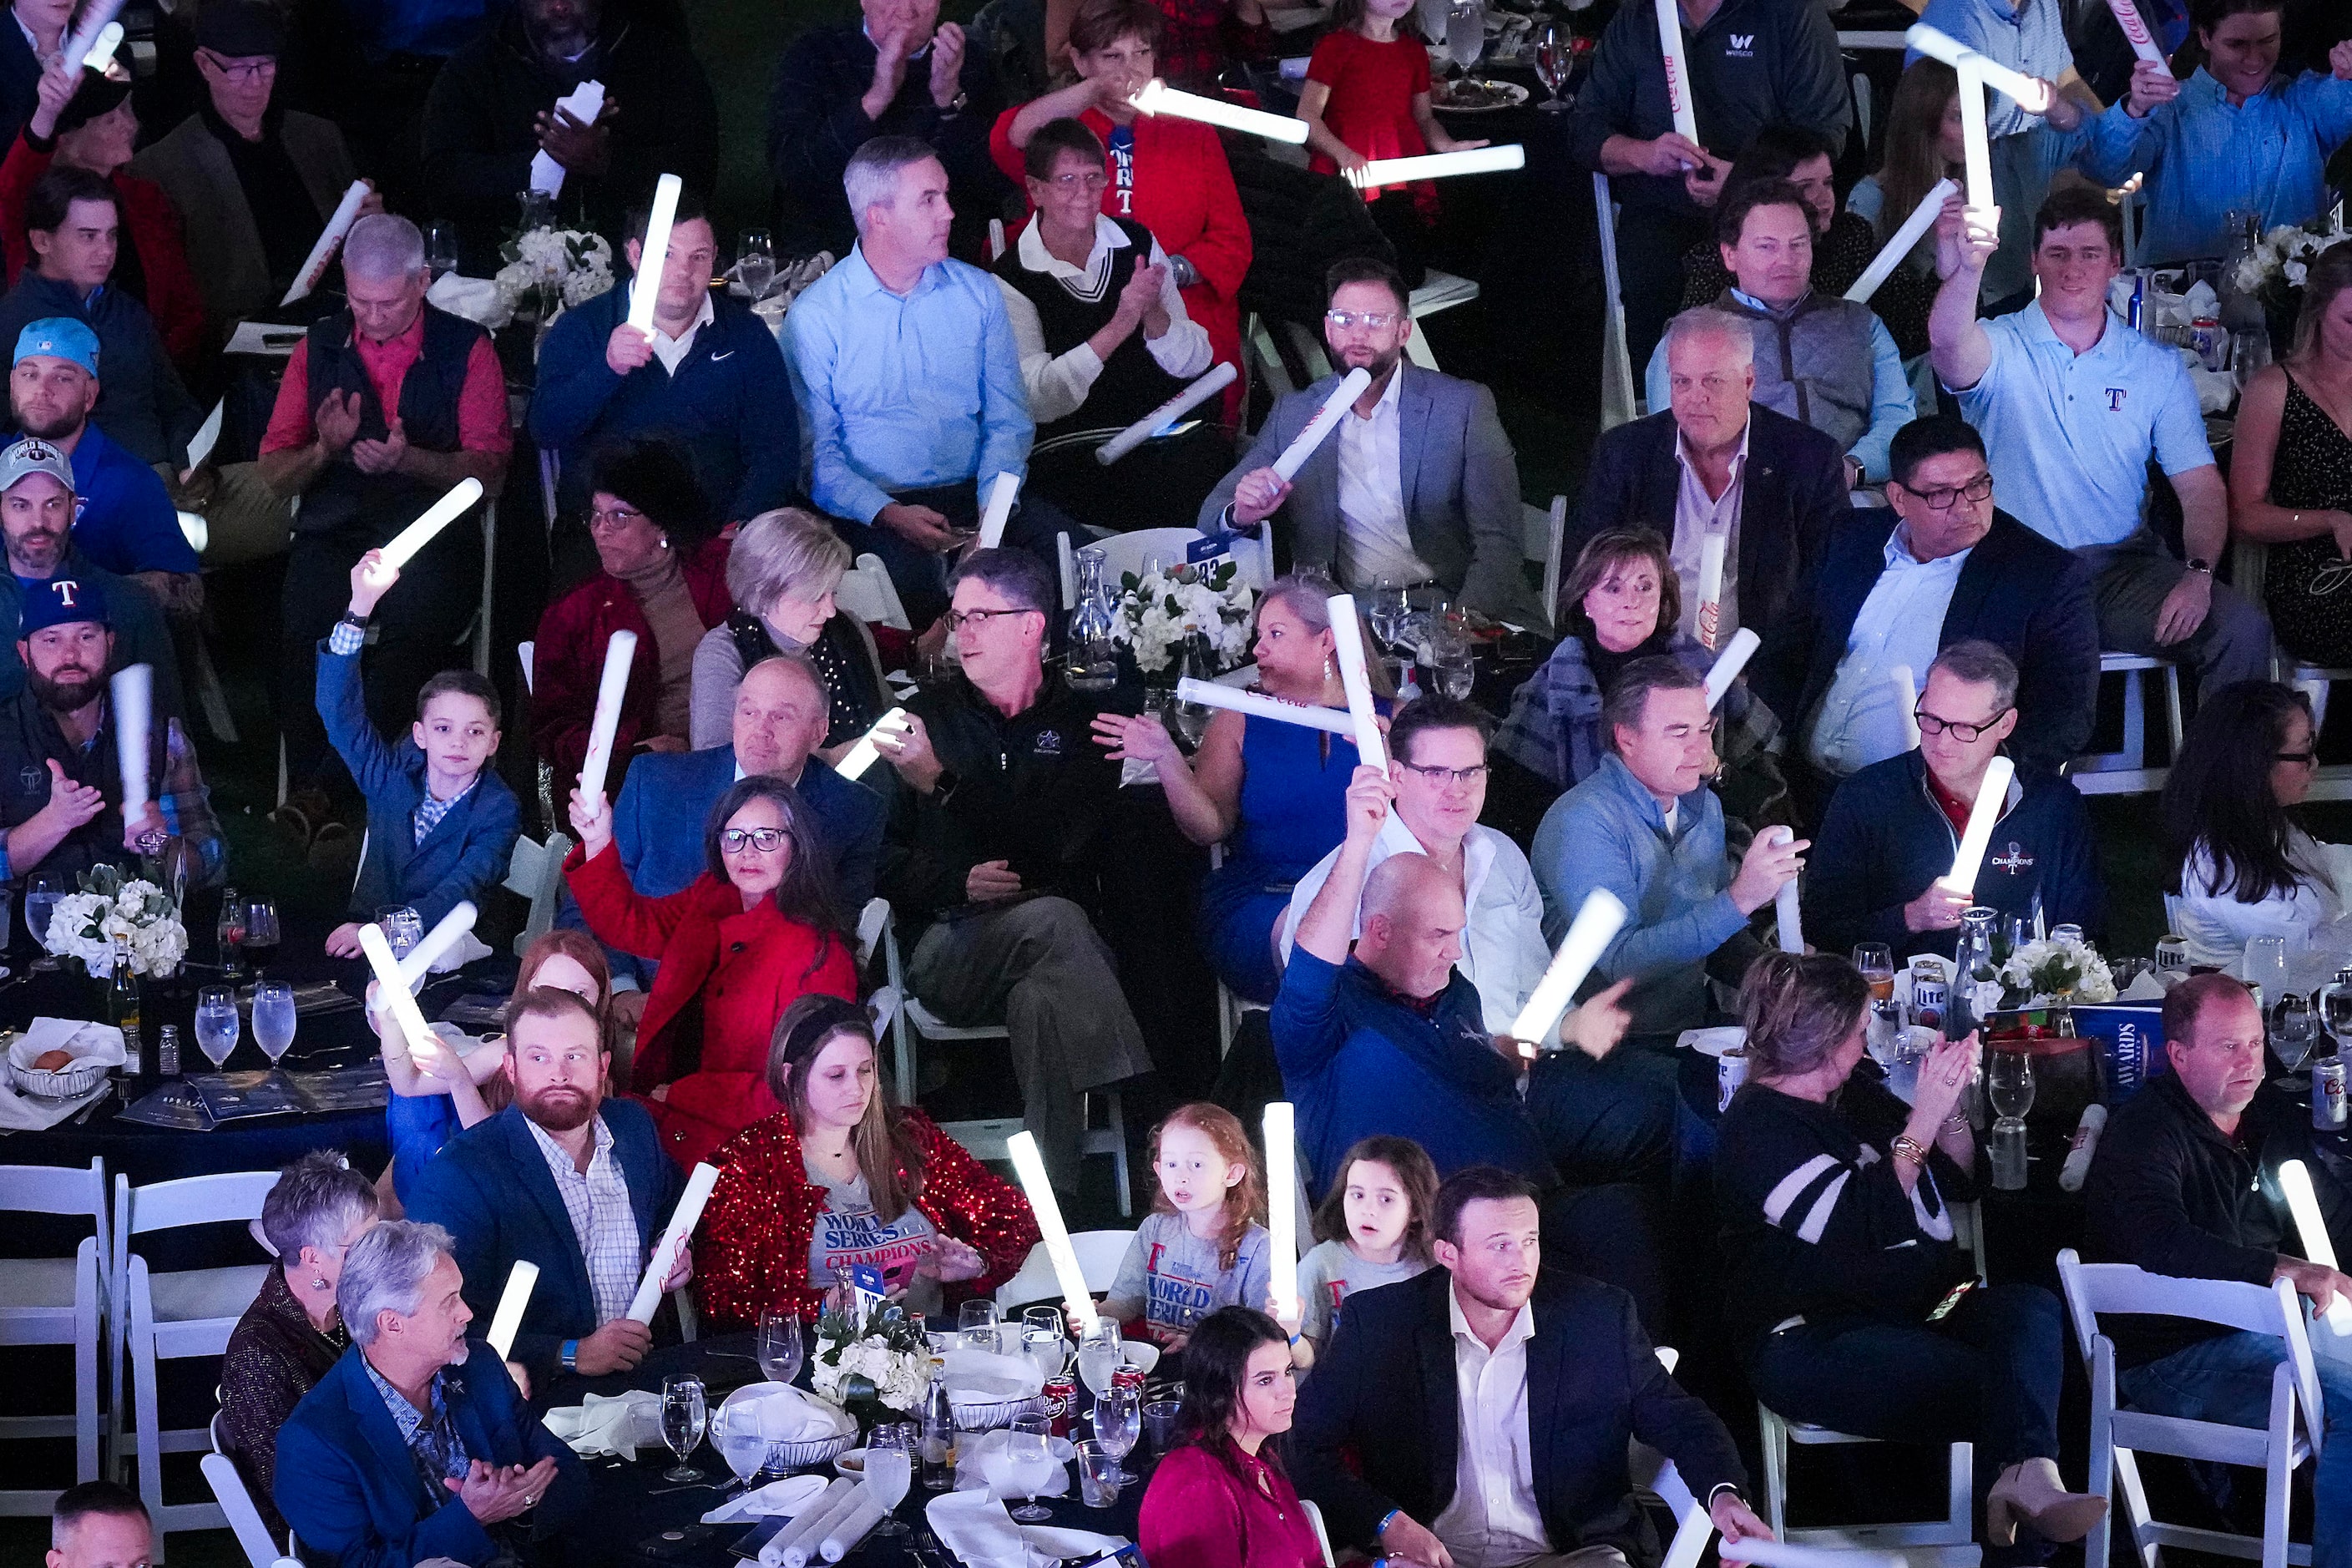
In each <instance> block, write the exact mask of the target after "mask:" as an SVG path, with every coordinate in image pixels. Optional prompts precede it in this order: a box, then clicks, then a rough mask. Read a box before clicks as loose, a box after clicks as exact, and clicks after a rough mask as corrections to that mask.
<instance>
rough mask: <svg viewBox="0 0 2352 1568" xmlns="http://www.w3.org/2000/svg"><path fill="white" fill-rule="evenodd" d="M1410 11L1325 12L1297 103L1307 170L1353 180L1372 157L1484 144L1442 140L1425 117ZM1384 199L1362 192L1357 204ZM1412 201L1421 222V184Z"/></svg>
mask: <svg viewBox="0 0 2352 1568" xmlns="http://www.w3.org/2000/svg"><path fill="white" fill-rule="evenodd" d="M1412 6H1413V0H1339V4H1338V5H1334V6H1333V7H1332V10H1331V15H1332V19H1333V20H1334V21H1335V22H1336V23H1338V26H1334V27H1333V28H1332V29H1331V31H1329V32H1328V33H1326V34H1324V35H1323V37H1322V38H1321V39H1320V40H1318V42H1317V44H1316V46H1315V54H1314V56H1313V58H1310V59H1309V60H1308V61H1307V89H1306V90H1305V91H1304V92H1302V93H1301V94H1300V95H1299V99H1298V118H1299V119H1301V120H1304V121H1307V150H1308V152H1309V153H1311V157H1310V159H1309V161H1308V166H1309V167H1311V168H1313V169H1315V170H1317V171H1318V172H1320V173H1323V174H1332V173H1337V172H1343V171H1344V172H1346V173H1349V174H1353V173H1354V172H1355V171H1357V170H1359V169H1360V168H1362V167H1363V166H1364V165H1365V164H1366V163H1370V162H1371V161H1372V160H1374V159H1378V158H1410V157H1413V156H1415V155H1416V154H1419V153H1430V152H1437V153H1455V152H1460V151H1462V150H1464V149H1465V148H1470V147H1484V146H1485V145H1486V142H1483V141H1478V142H1463V141H1457V140H1455V139H1454V137H1451V136H1448V135H1447V134H1446V133H1445V132H1444V128H1443V127H1441V126H1440V125H1439V124H1438V123H1437V117H1436V115H1434V114H1433V113H1432V112H1431V110H1430V107H1429V48H1428V46H1427V45H1425V44H1423V42H1422V40H1421V36H1420V34H1419V33H1417V32H1415V31H1414V30H1413V28H1412V26H1411V25H1410V24H1409V23H1407V22H1405V20H1404V18H1405V17H1406V16H1409V15H1410V14H1411V13H1412ZM1403 189H1404V187H1402V186H1391V187H1389V190H1390V191H1391V192H1394V191H1402V190H1403ZM1386 194H1388V193H1386V192H1382V191H1377V190H1373V191H1366V192H1365V193H1364V199H1365V200H1366V201H1367V202H1371V201H1375V200H1377V199H1378V198H1380V197H1381V196H1382V195H1386ZM1412 197H1413V205H1414V206H1415V207H1417V208H1418V209H1419V210H1420V214H1421V216H1422V218H1423V221H1426V220H1427V219H1429V218H1431V217H1433V216H1434V215H1435V211H1436V198H1435V195H1434V193H1433V192H1432V190H1431V189H1430V183H1429V182H1428V181H1425V180H1424V181H1422V182H1419V183H1418V184H1415V185H1414V186H1413V187H1412ZM1383 227H1386V225H1385V224H1383Z"/></svg>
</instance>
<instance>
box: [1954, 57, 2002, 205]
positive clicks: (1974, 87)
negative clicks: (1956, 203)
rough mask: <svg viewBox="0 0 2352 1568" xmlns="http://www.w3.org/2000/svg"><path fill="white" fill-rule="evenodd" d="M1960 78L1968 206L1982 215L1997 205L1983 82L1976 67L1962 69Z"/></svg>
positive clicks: (1962, 145) (1963, 157)
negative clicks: (1967, 179) (1986, 126)
mask: <svg viewBox="0 0 2352 1568" xmlns="http://www.w3.org/2000/svg"><path fill="white" fill-rule="evenodd" d="M1956 74H1957V75H1958V77H1959V79H1960V89H1959V98H1960V148H1961V153H1962V162H1963V163H1966V165H1967V168H1968V177H1969V205H1970V206H1972V207H1975V208H1976V209H1977V210H1978V211H1979V212H1990V211H1991V210H1992V208H1993V206H1994V200H1993V188H1992V141H1991V139H1990V136H1989V135H1988V134H1987V132H1986V131H1985V99H1984V81H1983V79H1982V78H1980V77H1979V76H1978V74H1977V72H1976V70H1975V68H1973V67H1969V66H1962V67H1960V68H1958V72H1957V73H1956Z"/></svg>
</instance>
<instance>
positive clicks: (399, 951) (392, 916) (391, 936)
mask: <svg viewBox="0 0 2352 1568" xmlns="http://www.w3.org/2000/svg"><path fill="white" fill-rule="evenodd" d="M375 923H376V924H377V925H379V926H382V927H383V943H384V945H385V946H386V947H388V948H390V949H392V956H393V957H394V958H406V957H407V956H408V955H409V954H410V953H412V952H415V951H416V944H417V943H418V942H423V941H424V940H425V918H424V917H423V916H422V915H419V914H418V913H417V912H416V911H415V910H413V909H411V908H410V907H409V906H408V905H406V904H386V905H384V906H383V908H382V909H379V910H376V912H375Z"/></svg>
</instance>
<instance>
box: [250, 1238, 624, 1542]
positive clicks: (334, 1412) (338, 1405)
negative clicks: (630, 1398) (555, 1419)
mask: <svg viewBox="0 0 2352 1568" xmlns="http://www.w3.org/2000/svg"><path fill="white" fill-rule="evenodd" d="M464 1284H465V1281H464V1280H463V1279H462V1278H461V1277H460V1274H459V1271H458V1267H457V1259H456V1258H455V1257H454V1256H453V1255H452V1252H451V1244H450V1239H449V1235H448V1233H447V1232H446V1231H445V1230H443V1229H442V1228H441V1227H440V1226H432V1225H425V1224H421V1223H418V1222H416V1221H414V1220H390V1221H387V1222H386V1223H384V1224H383V1225H380V1226H376V1227H375V1228H374V1229H373V1230H371V1231H369V1232H368V1233H367V1234H366V1235H365V1236H363V1237H360V1239H359V1240H357V1241H355V1242H353V1243H352V1249H351V1252H350V1254H349V1255H348V1256H347V1257H346V1258H345V1259H344V1261H343V1271H342V1275H341V1279H339V1280H338V1282H337V1284H336V1287H335V1305H336V1307H337V1308H338V1309H339V1310H341V1313H342V1318H343V1322H344V1324H345V1325H346V1326H347V1327H348V1328H349V1329H350V1331H351V1336H352V1348H351V1349H349V1350H347V1351H345V1352H343V1355H342V1359H341V1360H340V1361H338V1362H336V1363H335V1364H334V1365H333V1366H332V1367H331V1368H329V1369H328V1372H327V1374H326V1376H324V1377H322V1378H320V1380H319V1381H318V1383H317V1384H315V1385H313V1386H312V1388H311V1390H310V1393H309V1394H304V1395H303V1396H302V1402H301V1403H300V1404H299V1405H296V1406H295V1407H294V1413H293V1415H289V1416H288V1417H287V1418H286V1424H285V1425H284V1426H280V1427H279V1428H278V1482H277V1486H276V1489H275V1490H274V1492H273V1494H272V1495H273V1496H274V1497H275V1498H276V1500H277V1502H278V1511H279V1512H280V1513H282V1514H284V1515H285V1518H286V1522H287V1523H288V1525H289V1526H290V1527H291V1528H292V1529H293V1530H294V1531H295V1532H296V1533H297V1534H298V1535H299V1536H300V1537H301V1539H302V1542H303V1544H304V1545H305V1546H306V1547H308V1548H310V1550H311V1551H312V1552H315V1553H317V1554H319V1555H320V1556H322V1557H324V1558H327V1559H329V1560H331V1561H332V1562H334V1563H338V1564H339V1565H340V1568H411V1565H412V1564H415V1563H423V1562H426V1561H428V1560H431V1559H436V1558H446V1559H449V1560H450V1561H452V1562H457V1563H467V1564H468V1565H469V1568H483V1565H485V1564H487V1563H490V1562H492V1561H493V1560H494V1559H496V1558H498V1557H499V1555H500V1554H501V1542H500V1541H499V1538H498V1535H494V1534H493V1533H492V1531H493V1530H494V1529H495V1528H496V1527H498V1526H499V1525H503V1524H506V1523H507V1522H508V1521H515V1520H523V1519H524V1516H525V1515H528V1516H529V1518H528V1520H527V1521H525V1522H523V1523H521V1524H520V1525H517V1526H515V1527H514V1530H515V1532H517V1533H520V1534H525V1535H527V1536H528V1537H530V1538H531V1539H539V1538H543V1537H545V1536H548V1535H551V1534H553V1533H555V1532H556V1531H562V1530H563V1529H565V1528H567V1527H568V1526H569V1525H570V1524H571V1523H572V1521H574V1520H576V1519H577V1518H578V1517H579V1515H580V1513H581V1511H582V1510H583V1509H584V1508H585V1507H586V1506H587V1502H588V1492H589V1482H588V1470H587V1467H586V1466H584V1465H583V1464H582V1463H581V1462H580V1460H579V1458H578V1456H576V1455H574V1454H573V1453H572V1450H571V1449H569V1448H567V1447H564V1446H563V1445H562V1443H559V1442H557V1441H556V1440H555V1438H554V1437H553V1436H551V1435H550V1433H549V1432H548V1430H547V1428H546V1427H545V1426H541V1424H540V1420H539V1417H538V1416H536V1415H532V1414H531V1413H530V1409H529V1407H528V1406H526V1405H524V1404H523V1400H522V1395H521V1393H520V1391H519V1390H517V1389H516V1387H515V1385H514V1380H513V1378H511V1377H510V1376H509V1375H508V1373H507V1369H506V1367H505V1366H504V1365H503V1364H502V1363H500V1362H499V1355H498V1352H496V1351H494V1350H491V1349H490V1348H489V1347H488V1345H487V1344H484V1343H483V1342H480V1341H478V1340H468V1339H467V1337H466V1326H467V1324H468V1323H469V1322H471V1321H473V1317H474V1314H473V1312H472V1310H470V1309H468V1308H467V1305H466V1301H465V1296H464V1289H463V1287H464ZM506 1533H508V1532H507V1531H499V1534H506Z"/></svg>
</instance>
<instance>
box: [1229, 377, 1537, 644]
mask: <svg viewBox="0 0 2352 1568" xmlns="http://www.w3.org/2000/svg"><path fill="white" fill-rule="evenodd" d="M1397 374H1399V375H1401V376H1402V377H1403V378H1404V381H1403V384H1402V385H1400V386H1399V387H1398V389H1397V416H1398V430H1397V467H1398V468H1399V470H1400V473H1399V478H1400V479H1402V484H1403V488H1404V514H1405V526H1406V529H1407V531H1409V532H1410V533H1411V534H1412V549H1413V553H1414V554H1416V555H1418V556H1420V557H1421V558H1422V559H1423V561H1426V562H1427V563H1429V564H1430V565H1431V566H1432V567H1433V568H1435V570H1436V572H1437V577H1438V580H1439V581H1440V582H1442V583H1444V584H1445V586H1446V589H1447V591H1448V592H1450V593H1453V594H1455V595H1459V596H1460V598H1461V600H1462V602H1463V603H1465V605H1469V606H1470V607H1471V608H1472V609H1475V610H1478V611H1481V612H1483V613H1484V614H1486V615H1489V616H1496V617H1497V618H1499V619H1508V620H1512V621H1516V622H1518V623H1519V624H1521V625H1523V626H1543V625H1545V624H1547V623H1546V621H1545V618H1544V616H1543V612H1542V610H1541V609H1540V607H1539V606H1538V605H1537V604H1536V595H1535V593H1534V591H1533V590H1531V589H1530V588H1528V584H1527V574H1526V572H1525V571H1524V569H1523V567H1522V564H1521V563H1522V561H1523V560H1524V558H1525V555H1526V546H1525V542H1524V539H1525V536H1524V534H1523V532H1522V525H1521V521H1520V512H1519V471H1518V467H1517V459H1516V458H1514V457H1513V455H1512V452H1511V440H1510V437H1507V436H1506V435H1504V434H1503V423H1502V421H1501V420H1500V419H1498V418H1496V415H1495V395H1494V394H1493V393H1491V392H1489V391H1487V390H1486V388H1485V387H1483V386H1480V385H1479V384H1477V383H1475V382H1470V381H1458V380H1456V379H1455V378H1454V377H1453V376H1450V375H1442V374H1438V373H1437V372H1436V371H1433V370H1423V369H1422V368H1421V367H1420V366H1419V365H1416V364H1413V363H1411V362H1410V361H1407V362H1406V363H1402V364H1400V365H1399V366H1398V367H1397ZM1337 385H1339V377H1338V376H1337V375H1327V376H1325V377H1324V378H1323V379H1322V380H1320V381H1318V382H1317V383H1316V384H1314V385H1312V386H1310V387H1308V388H1307V389H1306V390H1305V391H1303V392H1294V393H1292V394H1291V395H1289V396H1287V397H1285V398H1284V399H1283V400H1282V401H1281V402H1279V403H1277V404H1276V405H1274V412H1273V413H1272V414H1271V415H1269V416H1267V417H1266V421H1265V426H1263V427H1262V428H1261V429H1260V430H1259V431H1258V433H1257V441H1256V443H1255V445H1254V446H1252V447H1250V449H1249V455H1248V456H1246V457H1244V458H1243V459H1242V460H1241V462H1240V463H1239V464H1238V465H1237V466H1236V467H1235V468H1234V470H1233V471H1232V472H1231V473H1229V474H1227V475H1226V476H1225V477H1224V479H1223V480H1221V481H1219V483H1218V485H1217V488H1216V489H1214V490H1213V491H1211V492H1210V495H1209V499H1208V500H1205V501H1202V503H1201V516H1200V526H1201V529H1202V531H1203V532H1208V531H1213V530H1215V529H1216V528H1218V527H1219V526H1220V520H1221V519H1222V518H1223V516H1224V512H1225V508H1226V507H1228V506H1230V505H1231V504H1232V503H1233V499H1234V487H1235V486H1236V485H1238V484H1239V483H1240V482H1241V477H1242V476H1243V475H1244V474H1246V473H1248V472H1250V471H1251V470H1252V469H1255V468H1271V467H1273V465H1274V460H1275V458H1277V457H1280V456H1281V455H1282V449H1283V448H1284V447H1287V446H1289V445H1290V442H1291V440H1292V438H1293V437H1296V436H1297V434H1298V433H1299V431H1301V430H1303V429H1305V428H1306V427H1307V421H1308V420H1310V419H1312V418H1314V417H1315V411H1316V410H1317V409H1318V408H1320V407H1322V406H1323V400H1324V399H1325V398H1327V397H1328V396H1330V395H1331V389H1332V388H1333V387H1335V386H1337ZM1276 517H1277V518H1278V519H1280V520H1281V521H1283V522H1284V523H1285V524H1286V529H1287V531H1288V533H1289V536H1290V554H1291V560H1292V562H1293V563H1295V564H1297V565H1299V566H1316V567H1319V568H1321V569H1322V570H1324V571H1326V572H1332V573H1333V574H1334V575H1337V573H1336V571H1335V568H1336V567H1337V565H1338V563H1339V438H1338V437H1336V436H1334V437H1331V438H1329V439H1328V440H1326V441H1325V442H1324V443H1323V445H1322V446H1320V447H1317V448H1316V451H1315V455H1314V456H1313V457H1311V458H1307V464H1306V466H1305V467H1304V468H1300V469H1299V470H1298V477H1297V479H1296V480H1294V481H1293V489H1292V490H1291V492H1290V499H1289V500H1286V501H1285V502H1283V504H1282V510H1280V511H1279V512H1277V513H1276Z"/></svg>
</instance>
